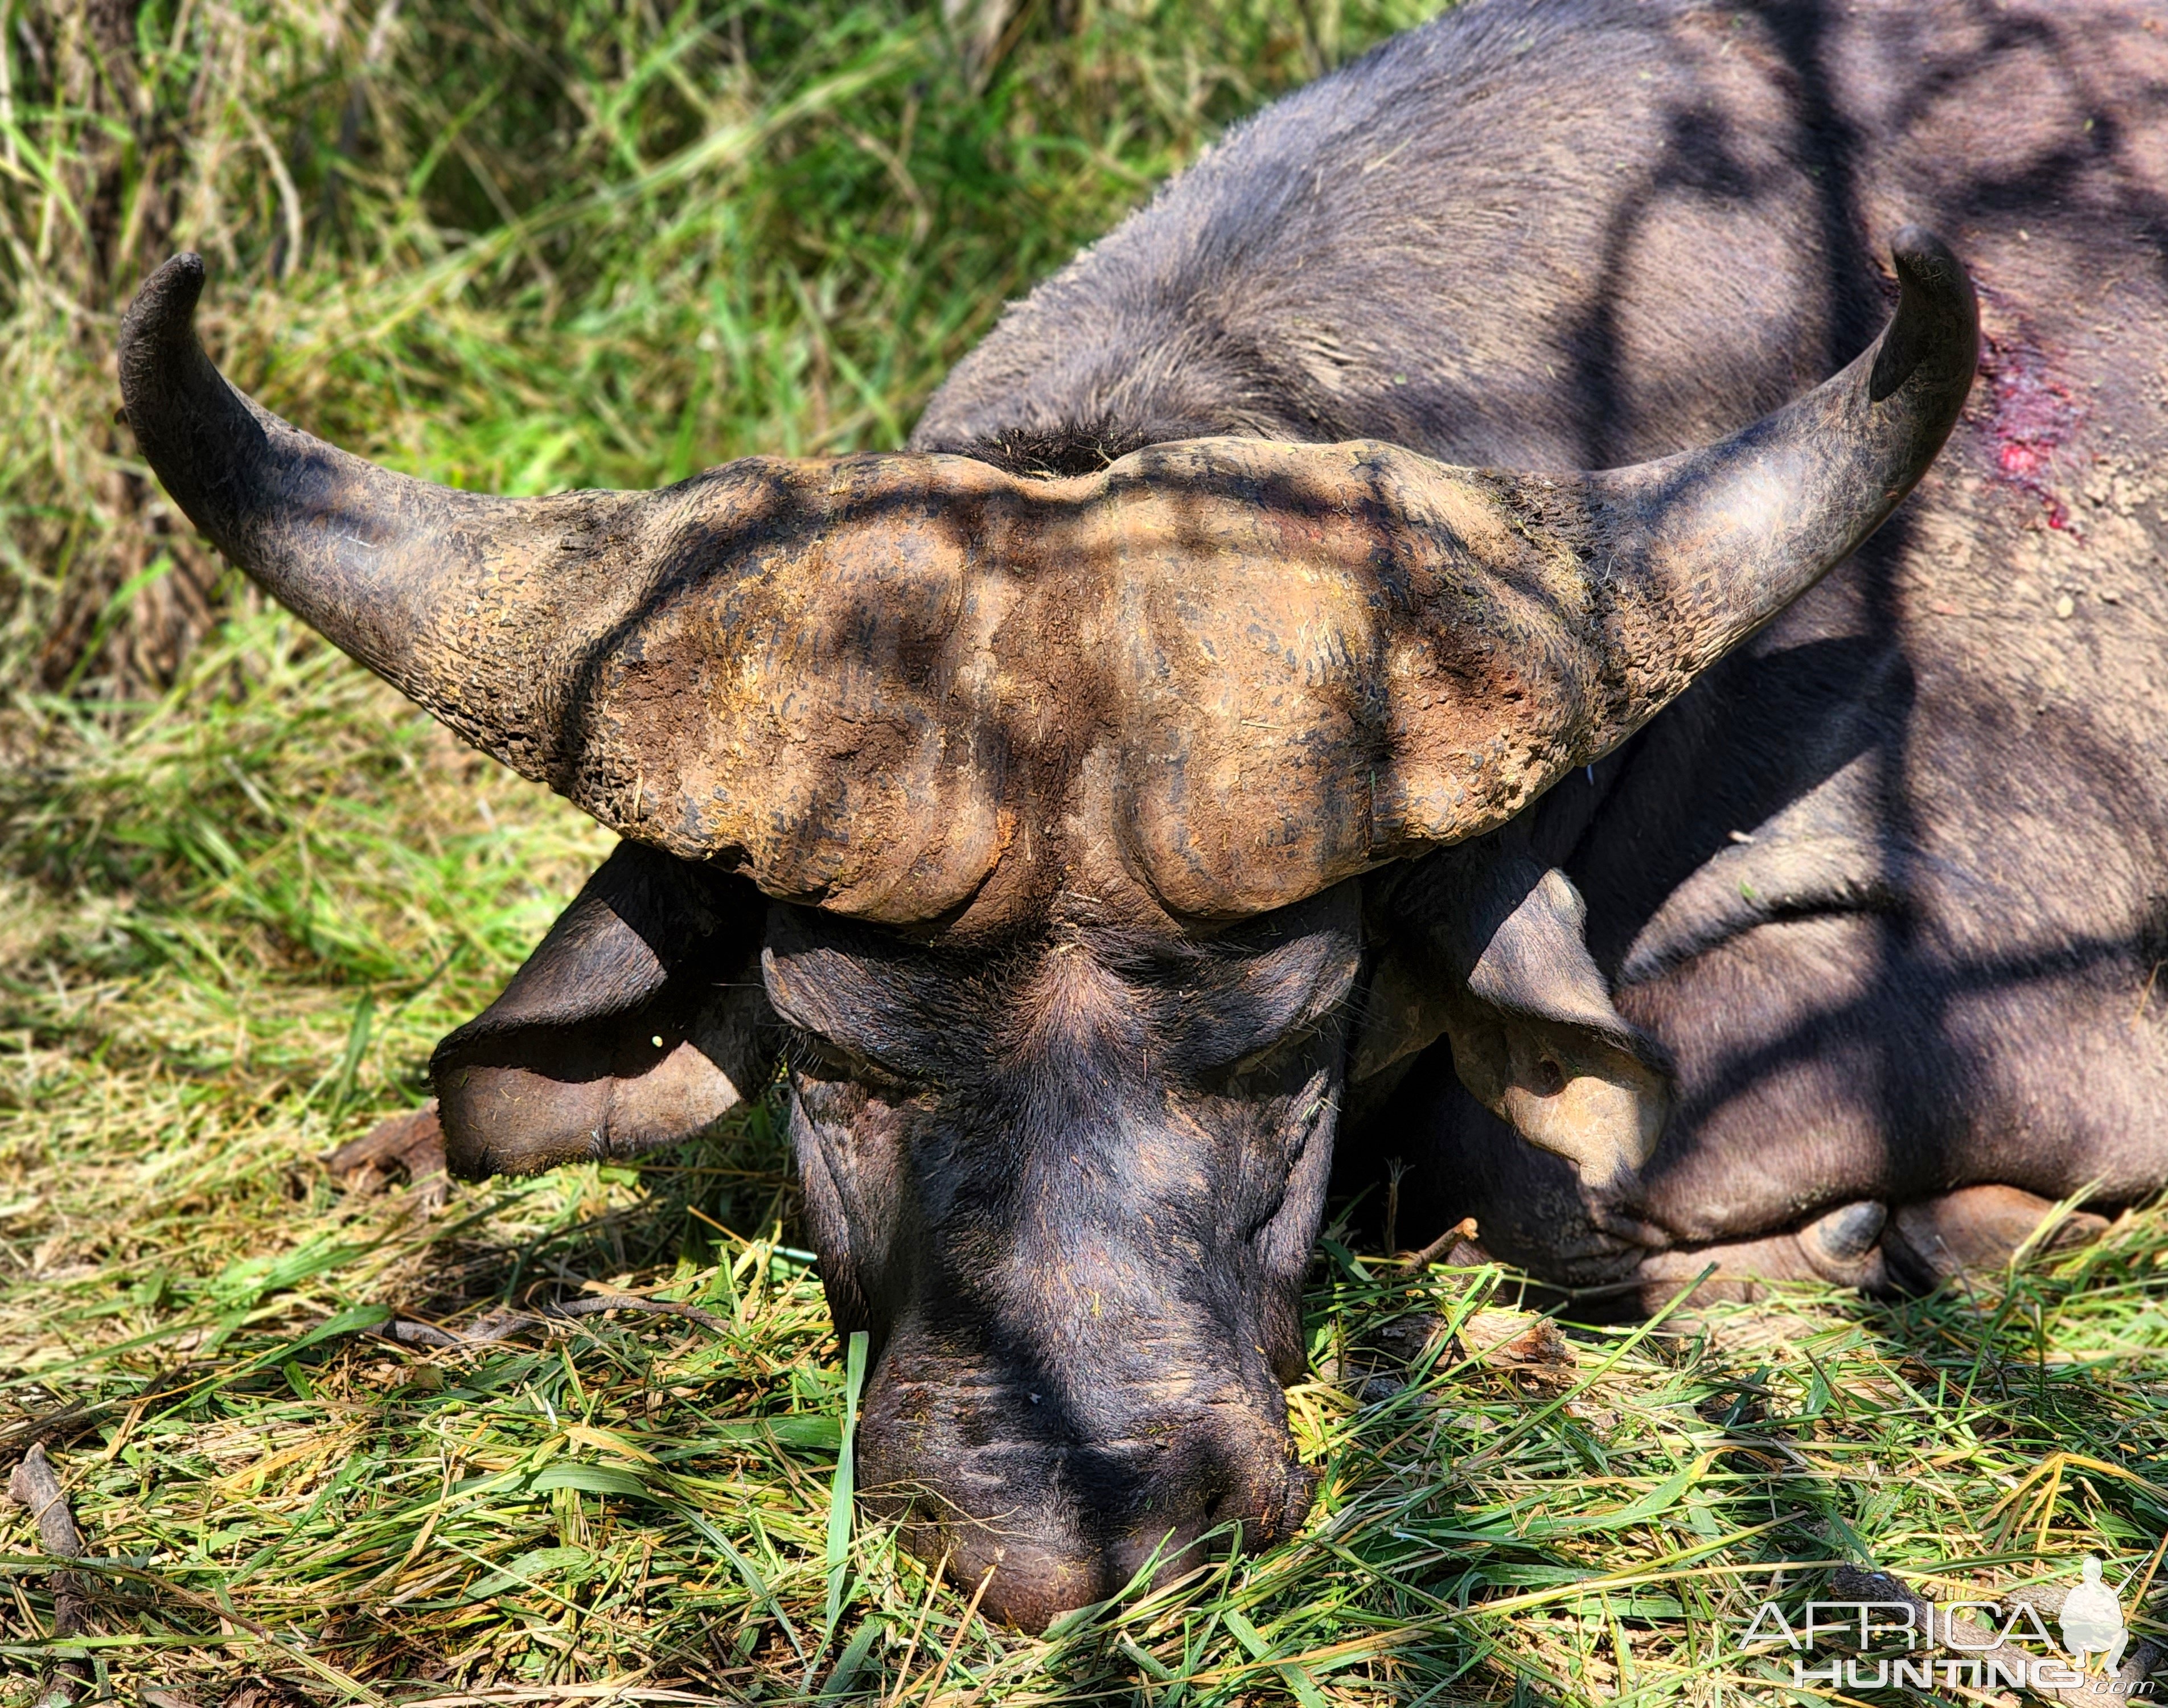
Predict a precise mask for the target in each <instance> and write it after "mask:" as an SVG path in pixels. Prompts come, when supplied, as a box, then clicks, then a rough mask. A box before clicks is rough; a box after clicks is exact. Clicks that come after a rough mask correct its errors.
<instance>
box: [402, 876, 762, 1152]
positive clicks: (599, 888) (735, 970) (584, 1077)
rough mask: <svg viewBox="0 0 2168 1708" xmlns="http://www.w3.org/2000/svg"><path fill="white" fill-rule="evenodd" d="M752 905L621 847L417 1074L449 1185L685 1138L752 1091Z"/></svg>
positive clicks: (756, 1085) (758, 991) (718, 880)
mask: <svg viewBox="0 0 2168 1708" xmlns="http://www.w3.org/2000/svg"><path fill="white" fill-rule="evenodd" d="M766 918H767V902H766V901H765V900H764V899H763V897H761V895H760V893H759V891H757V890H755V889H754V888H753V886H752V885H751V884H750V883H748V882H747V881H745V880H743V879H741V878H736V877H732V876H730V875H725V874H720V873H717V872H715V871H714V870H710V869H709V868H706V867H704V866H700V865H696V864H693V863H692V862H690V861H686V860H681V859H677V858H676V857H675V856H673V855H671V854H664V853H662V852H661V851H660V850H658V849H651V848H646V847H643V846H641V845H640V844H638V843H620V844H619V847H618V849H617V851H616V852H615V853H614V854H612V855H611V856H610V857H609V858H608V859H607V860H605V861H604V862H603V865H602V866H601V867H600V868H599V869H598V870H597V871H596V873H595V875H593V876H592V878H590V879H588V880H587V885H586V886H585V887H584V888H583V889H582V890H581V891H580V893H579V895H578V896H577V897H576V898H575V899H574V901H573V902H572V904H571V907H567V908H566V910H565V911H564V912H563V913H561V914H560V915H559V916H558V918H557V923H555V924H554V925H552V926H551V927H550V931H549V934H548V935H546V936H545V937H544V938H543V939H542V941H541V944H540V945H539V947H537V948H536V950H535V951H534V954H533V955H529V957H528V959H527V962H526V964H525V965H524V966H522V967H521V968H520V969H519V971H518V972H516V973H514V974H513V976H512V982H511V983H509V984H508V985H507V986H506V987H504V993H503V994H502V996H500V997H498V998H497V1000H496V1001H495V1002H493V1003H491V1004H490V1005H489V1007H488V1008H486V1010H484V1011H483V1012H482V1013H481V1014H480V1015H478V1016H477V1017H476V1019H472V1020H470V1021H468V1022H467V1024H465V1025H464V1026H462V1027H460V1029H459V1030H457V1031H456V1032H454V1033H453V1034H452V1035H450V1036H449V1037H448V1038H446V1039H445V1040H444V1042H443V1043H441V1044H439V1045H438V1046H437V1051H436V1054H435V1055H434V1056H433V1057H431V1059H430V1062H429V1072H430V1077H432V1078H433V1080H434V1081H435V1082H436V1088H437V1097H438V1104H439V1117H440V1119H441V1120H442V1121H443V1123H444V1151H445V1158H446V1161H447V1163H448V1164H449V1168H450V1169H451V1172H452V1173H454V1174H457V1175H460V1176H461V1177H462V1178H464V1179H470V1180H473V1179H485V1178H486V1177H487V1176H489V1175H491V1174H497V1173H507V1174H532V1173H539V1172H540V1171H541V1170H543V1169H545V1168H555V1167H556V1166H557V1165H558V1164H560V1163H571V1162H580V1161H587V1160H593V1159H597V1158H601V1157H626V1156H631V1155H633V1154H635V1153H636V1152H641V1151H647V1150H652V1149H654V1148H656V1147H657V1146H661V1145H667V1144H670V1143H672V1142H674V1141H678V1140H680V1139H686V1138H690V1137H692V1136H693V1135H694V1134H696V1133H698V1132H699V1131H701V1130H702V1129H704V1128H705V1127H707V1126H709V1125H711V1124H712V1123H713V1122H715V1120H717V1119H718V1118H720V1116H721V1115H725V1113H727V1112H728V1111H729V1110H730V1109H732V1108H733V1107H735V1106H736V1104H739V1103H741V1102H742V1101H743V1100H745V1099H747V1097H750V1096H756V1095H757V1094H758V1093H759V1091H760V1089H761V1087H762V1086H763V1084H764V1083H765V1082H766V1079H767V1077H768V1067H769V1065H770V1062H771V1060H772V1056H771V1055H770V1054H769V1052H768V1047H767V1039H766V1036H765V1035H766V1034H768V1032H769V1031H770V1030H772V1029H771V1028H770V1027H769V1026H768V1024H767V1022H768V1004H767V997H766V995H765V993H764V992H763V990H762V987H761V981H760V969H759V966H758V964H757V956H758V955H759V952H760V941H761V936H762V933H763V927H764V924H765V921H766Z"/></svg>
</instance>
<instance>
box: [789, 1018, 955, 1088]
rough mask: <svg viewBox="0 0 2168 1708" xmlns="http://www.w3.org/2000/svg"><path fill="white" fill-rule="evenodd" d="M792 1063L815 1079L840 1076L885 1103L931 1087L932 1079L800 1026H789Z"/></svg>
mask: <svg viewBox="0 0 2168 1708" xmlns="http://www.w3.org/2000/svg"><path fill="white" fill-rule="evenodd" d="M790 1038H791V1045H792V1047H791V1050H790V1062H791V1066H792V1067H794V1068H796V1069H797V1070H798V1071H799V1072H801V1073H805V1074H810V1076H811V1077H814V1078H816V1079H842V1080H848V1081H849V1082H850V1083H853V1084H854V1085H857V1086H859V1087H861V1088H863V1089H864V1090H865V1091H867V1092H868V1093H871V1094H872V1095H874V1096H875V1097H878V1098H879V1099H881V1101H883V1102H884V1103H906V1102H908V1101H910V1100H911V1099H913V1098H917V1097H923V1096H926V1095H927V1094H928V1093H931V1092H933V1091H934V1090H935V1089H937V1088H936V1087H935V1086H934V1085H933V1083H932V1082H930V1081H928V1080H927V1079H925V1078H923V1077H921V1076H919V1075H917V1074H912V1073H908V1072H904V1071H903V1070H902V1069H901V1068H899V1067H894V1066H892V1065H891V1064H890V1063H888V1062H880V1061H877V1060H875V1059H874V1057H873V1056H869V1055H867V1054H866V1053H865V1052H864V1051H860V1050H854V1049H853V1048H852V1047H851V1046H849V1045H848V1044H846V1043H843V1042H842V1041H841V1040H838V1039H835V1038H831V1037H829V1036H828V1035H826V1034H825V1033H821V1032H816V1031H812V1030H809V1029H807V1028H805V1027H803V1026H794V1027H792V1028H791V1030H790Z"/></svg>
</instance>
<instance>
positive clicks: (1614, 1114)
mask: <svg viewBox="0 0 2168 1708" xmlns="http://www.w3.org/2000/svg"><path fill="white" fill-rule="evenodd" d="M1453 853H1454V854H1458V853H1459V851H1457V850H1456V851H1453ZM1426 868H1428V870H1426ZM1410 876H1411V880H1412V881H1411V882H1410V883H1408V884H1405V885H1402V886H1399V887H1398V890H1397V897H1398V900H1399V901H1400V904H1401V905H1400V907H1396V908H1395V922H1394V923H1395V926H1396V927H1398V931H1397V932H1396V934H1398V935H1402V936H1405V934H1406V933H1407V928H1408V927H1410V926H1413V927H1414V928H1415V933H1414V934H1415V936H1416V939H1417V942H1418V943H1419V944H1420V945H1421V947H1420V950H1419V955H1420V961H1419V966H1420V971H1416V970H1414V969H1411V968H1409V967H1408V966H1406V965H1405V963H1404V962H1401V963H1398V964H1396V963H1395V962H1394V961H1392V960H1389V961H1388V963H1387V966H1386V967H1385V968H1384V969H1381V972H1382V973H1383V975H1384V976H1383V979H1382V981H1381V982H1374V987H1373V992H1374V1003H1377V1002H1378V998H1380V997H1382V998H1384V1001H1383V1002H1382V1003H1378V1005H1379V1008H1381V1009H1383V1008H1391V1009H1392V1010H1393V1011H1394V1013H1393V1014H1392V1015H1391V1016H1390V1017H1386V1016H1384V1015H1383V1014H1381V1019H1384V1022H1385V1024H1384V1026H1383V1027H1382V1029H1381V1030H1382V1033H1383V1035H1384V1037H1385V1038H1390V1039H1392V1040H1394V1042H1393V1044H1392V1045H1391V1046H1389V1047H1390V1050H1391V1051H1392V1052H1393V1053H1400V1054H1404V1053H1405V1051H1406V1049H1407V1048H1408V1047H1409V1046H1410V1045H1411V1043H1413V1042H1414V1041H1415V1040H1416V1037H1418V1036H1420V1035H1421V1034H1422V1033H1425V1032H1427V1033H1428V1034H1429V1035H1430V1036H1431V1037H1432V1038H1434V1037H1436V1036H1437V1035H1439V1034H1440V1033H1443V1035H1444V1036H1445V1038H1446V1039H1447V1040H1448V1042H1449V1043H1450V1044H1451V1046H1452V1049H1453V1068H1454V1071H1455V1072H1458V1073H1459V1076H1460V1081H1461V1083H1462V1084H1464V1085H1465V1086H1466V1087H1467V1088H1468V1089H1469V1092H1470V1093H1472V1094H1473V1095H1474V1096H1475V1099H1476V1100H1477V1101H1478V1102H1480V1103H1481V1104H1483V1105H1484V1106H1485V1108H1486V1109H1490V1110H1491V1113H1492V1114H1494V1115H1497V1116H1499V1117H1500V1118H1501V1119H1502V1120H1506V1121H1507V1122H1509V1123H1510V1124H1511V1125H1512V1127H1513V1129H1514V1131H1517V1133H1519V1134H1520V1136H1522V1138H1523V1139H1526V1140H1527V1141H1528V1142H1529V1143H1530V1144H1532V1145H1535V1146H1537V1147H1539V1148H1541V1149H1543V1150H1546V1151H1551V1152H1555V1153H1556V1154H1558V1155H1559V1156H1561V1157H1565V1158H1566V1159H1567V1160H1568V1161H1569V1162H1570V1163H1573V1164H1574V1165H1575V1166H1576V1168H1578V1169H1579V1170H1580V1171H1581V1179H1582V1180H1583V1182H1584V1183H1586V1184H1587V1185H1588V1186H1590V1187H1591V1189H1599V1190H1600V1189H1605V1188H1607V1187H1612V1186H1615V1185H1617V1184H1621V1183H1623V1181H1624V1180H1625V1179H1628V1178H1629V1177H1630V1176H1631V1174H1632V1173H1633V1172H1634V1170H1635V1169H1636V1168H1639V1166H1640V1165H1641V1164H1642V1163H1645V1162H1647V1161H1648V1159H1649V1157H1650V1155H1652V1154H1653V1153H1654V1152H1655V1148H1656V1141H1657V1140H1658V1139H1659V1138H1661V1136H1662V1135H1663V1131H1664V1122H1665V1120H1666V1118H1667V1117H1668V1116H1669V1115H1670V1113H1671V1064H1670V1062H1669V1061H1668V1060H1667V1059H1666V1056H1665V1054H1664V1051H1663V1049H1662V1046H1660V1045H1659V1044H1657V1042H1656V1041H1655V1040H1654V1039H1652V1038H1650V1036H1649V1035H1647V1034H1646V1033H1645V1032H1643V1031H1641V1030H1639V1028H1637V1027H1635V1026H1634V1025H1633V1024H1630V1023H1629V1021H1628V1020H1627V1019H1625V1017H1624V1016H1623V1015H1622V1014H1619V1012H1618V1009H1617V1008H1615V1007H1613V1004H1612V1001H1611V992H1610V990H1609V988H1608V987H1607V986H1606V984H1605V982H1604V979H1603V975H1602V972H1601V971H1599V970H1598V969H1597V965H1596V962H1595V960H1594V959H1593V958H1592V957H1591V955H1590V954H1589V952H1588V944H1587V942H1586V936H1585V927H1586V921H1587V908H1586V905H1585V904H1584V903H1583V902H1582V901H1581V892H1580V891H1578V890H1576V889H1575V888H1574V886H1573V882H1572V881H1571V880H1570V879H1569V878H1568V877H1567V876H1566V875H1565V873H1564V872H1562V871H1560V870H1558V869H1557V868H1556V867H1549V868H1545V867H1544V866H1541V865H1538V864H1537V863H1536V862H1535V861H1534V860H1533V859H1528V858H1527V857H1525V856H1522V855H1517V854H1503V855H1501V856H1498V857H1496V858H1495V859H1488V860H1485V861H1483V862H1482V864H1481V865H1480V867H1478V866H1476V865H1475V857H1474V856H1473V855H1463V856H1462V857H1460V858H1459V859H1454V858H1453V857H1451V855H1448V856H1447V857H1445V858H1442V859H1438V860H1437V862H1436V863H1435V865H1433V863H1432V862H1425V863H1424V865H1423V866H1422V867H1418V868H1416V869H1415V870H1414V871H1413V872H1411V875H1410ZM1416 986H1421V987H1422V988H1421V991H1420V993H1419V994H1418V992H1417V991H1416V988H1415V987H1416ZM1397 987H1405V988H1397ZM1411 1028H1412V1031H1411ZM1404 1032H1405V1033H1409V1034H1410V1035H1409V1036H1407V1037H1405V1038H1402V1037H1400V1034H1401V1033H1404ZM1361 1067H1362V1062H1361V1061H1360V1059H1359V1057H1358V1064H1357V1069H1358V1072H1360V1071H1361Z"/></svg>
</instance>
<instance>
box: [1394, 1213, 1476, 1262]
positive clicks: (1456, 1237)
mask: <svg viewBox="0 0 2168 1708" xmlns="http://www.w3.org/2000/svg"><path fill="white" fill-rule="evenodd" d="M1462 1240H1467V1241H1468V1242H1470V1243H1471V1244H1472V1243H1474V1242H1475V1217H1474V1216H1462V1217H1461V1218H1460V1220H1459V1221H1456V1222H1455V1223H1453V1226H1451V1227H1448V1229H1446V1231H1445V1232H1443V1233H1442V1234H1440V1235H1439V1236H1438V1237H1437V1238H1436V1239H1434V1240H1432V1242H1430V1243H1429V1244H1428V1245H1427V1246H1425V1247H1424V1248H1422V1249H1421V1251H1419V1252H1408V1253H1405V1254H1404V1255H1403V1256H1402V1257H1401V1258H1400V1267H1401V1268H1402V1269H1410V1270H1414V1269H1428V1268H1429V1267H1430V1266H1431V1265H1432V1264H1434V1263H1436V1262H1437V1260H1438V1259H1439V1258H1442V1257H1443V1256H1444V1255H1445V1254H1446V1253H1448V1252H1449V1251H1451V1250H1452V1249H1453V1247H1454V1246H1455V1245H1457V1244H1458V1243H1459V1242H1460V1241H1462Z"/></svg>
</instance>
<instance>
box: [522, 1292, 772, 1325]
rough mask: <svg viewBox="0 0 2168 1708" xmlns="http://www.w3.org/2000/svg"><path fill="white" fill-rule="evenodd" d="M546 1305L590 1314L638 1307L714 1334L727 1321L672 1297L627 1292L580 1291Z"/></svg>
mask: <svg viewBox="0 0 2168 1708" xmlns="http://www.w3.org/2000/svg"><path fill="white" fill-rule="evenodd" d="M549 1309H550V1311H551V1312H553V1313H554V1314H555V1315H557V1316H560V1317H592V1316H595V1315H597V1314H598V1313H599V1312H604V1311H639V1312H645V1313H646V1315H648V1316H651V1317H684V1318H685V1319H686V1320H687V1321H688V1322H697V1323H699V1325H700V1326H701V1327H702V1328H707V1329H712V1330H713V1331H714V1332H715V1333H717V1334H723V1333H728V1332H729V1328H730V1325H729V1324H728V1323H726V1322H724V1321H723V1319H722V1318H721V1317H717V1316H714V1315H712V1314H711V1313H709V1312H705V1311H703V1310H702V1309H700V1307H699V1306H697V1305H681V1304H679V1303H678V1302H677V1301H675V1300H673V1299H641V1298H636V1297H635V1296H633V1295H631V1294H630V1293H594V1294H583V1295H582V1296H580V1297H579V1298H577V1299H566V1300H564V1301H561V1302H560V1303H558V1304H555V1305H552V1306H550V1307H549Z"/></svg>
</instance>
